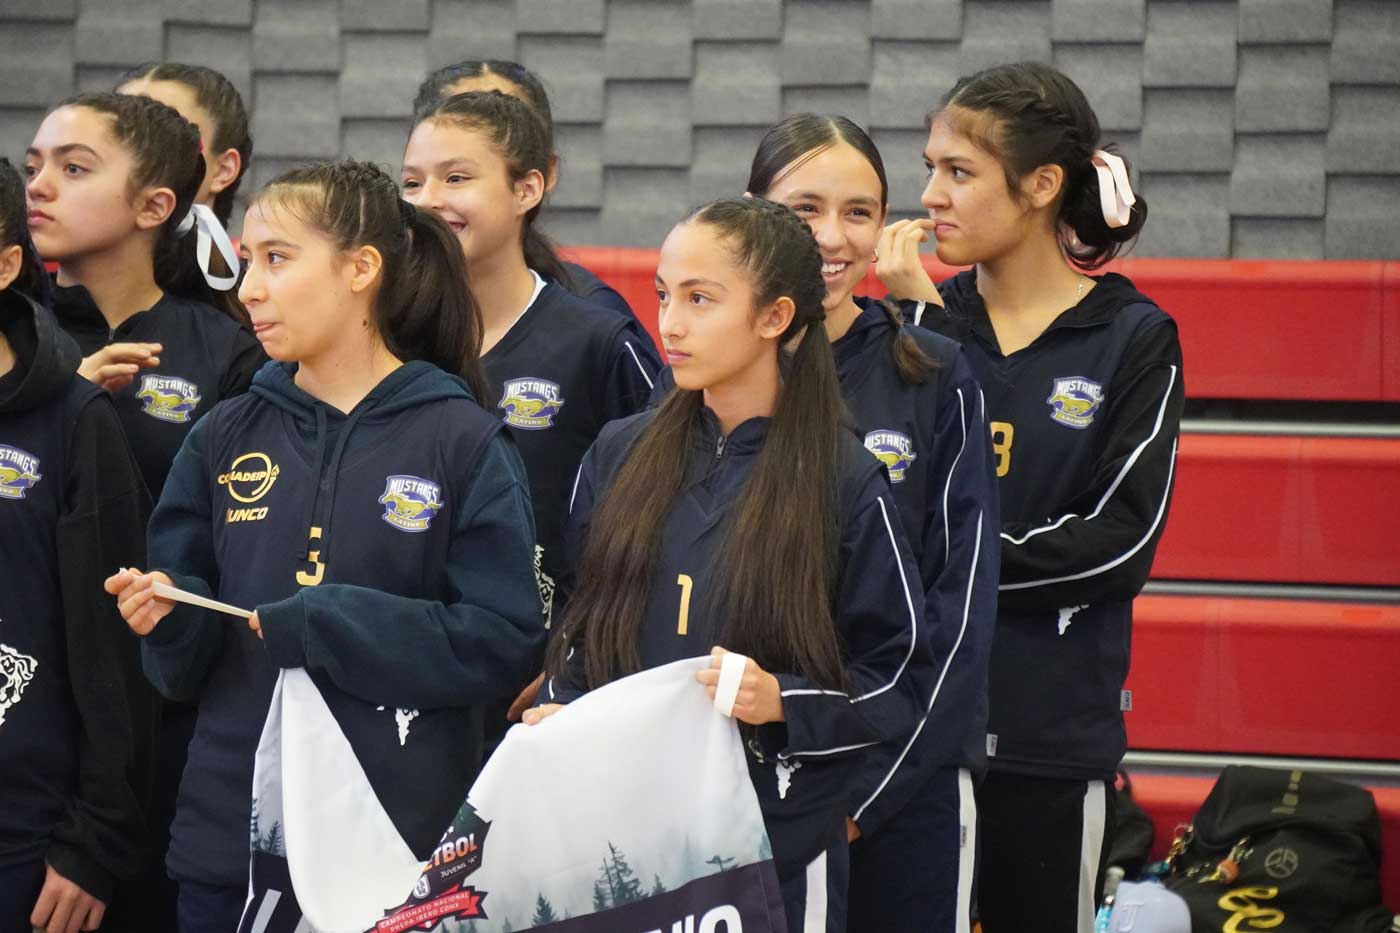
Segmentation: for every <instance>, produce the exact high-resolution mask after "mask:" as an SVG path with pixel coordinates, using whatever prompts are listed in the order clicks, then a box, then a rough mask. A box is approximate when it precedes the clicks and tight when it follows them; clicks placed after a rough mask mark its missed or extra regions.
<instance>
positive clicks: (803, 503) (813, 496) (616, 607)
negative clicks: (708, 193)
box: [549, 198, 845, 689]
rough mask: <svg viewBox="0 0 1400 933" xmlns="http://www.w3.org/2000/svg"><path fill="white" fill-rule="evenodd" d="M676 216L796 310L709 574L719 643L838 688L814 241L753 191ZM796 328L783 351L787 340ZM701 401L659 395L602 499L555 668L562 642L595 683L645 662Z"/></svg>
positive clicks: (679, 394)
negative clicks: (766, 420) (766, 415)
mask: <svg viewBox="0 0 1400 933" xmlns="http://www.w3.org/2000/svg"><path fill="white" fill-rule="evenodd" d="M682 222H683V223H691V224H703V225H705V226H708V227H710V228H712V229H713V230H714V231H715V232H716V234H718V235H719V236H720V237H722V238H723V240H724V241H725V242H726V243H727V244H728V246H729V248H730V249H731V250H732V251H733V254H734V256H735V259H736V261H737V262H738V264H739V265H741V266H742V267H743V268H745V269H747V270H748V272H749V275H750V280H751V282H752V283H753V298H754V311H755V313H757V311H758V309H759V308H761V307H764V306H766V305H769V304H771V303H772V302H774V301H776V300H778V299H779V298H782V297H786V298H789V299H790V300H791V301H792V303H793V305H794V306H795V307H796V313H795V314H794V315H793V319H792V324H791V326H789V328H788V329H787V331H786V332H785V333H784V334H783V335H782V337H781V339H780V340H779V341H778V343H779V348H780V349H779V350H778V351H776V352H778V353H779V363H780V365H781V367H782V371H783V376H784V378H783V387H782V391H781V393H780V395H779V398H778V405H777V409H776V410H775V411H774V412H773V417H772V421H771V424H770V426H769V430H768V436H767V440H766V441H765V443H764V446H763V450H762V451H761V452H760V453H759V455H758V459H757V462H756V463H755V464H754V467H753V471H752V472H751V473H750V474H749V476H748V478H747V479H746V480H745V481H744V486H743V490H742V491H741V492H740V493H739V497H738V501H737V502H736V503H735V505H734V512H733V516H732V518H731V520H730V521H729V530H728V532H727V534H726V537H725V541H724V544H723V547H722V551H721V555H720V558H719V560H720V565H719V567H718V569H717V570H716V572H715V574H714V579H715V580H716V581H717V582H718V585H719V587H720V592H719V593H718V594H717V597H716V606H717V611H718V612H719V613H720V614H721V617H722V618H724V619H725V623H724V627H723V633H722V636H721V638H722V643H723V644H724V645H725V646H726V647H728V648H731V649H733V650H735V651H738V652H740V653H742V654H745V655H748V656H749V657H751V658H753V659H754V660H755V661H757V662H758V664H759V665H760V666H762V667H763V668H764V669H765V670H768V671H782V672H792V673H801V674H803V675H805V676H807V677H810V678H811V679H812V680H814V681H815V682H817V683H820V684H822V685H823V686H826V687H830V688H833V689H839V688H840V687H841V686H842V685H843V683H844V681H845V673H844V668H843V665H842V659H841V658H842V655H841V644H840V639H839V637H838V635H837V632H836V627H835V623H834V621H833V616H832V599H833V596H834V594H835V588H836V572H837V554H838V548H839V535H840V531H839V523H838V520H837V492H836V482H837V479H836V478H837V472H838V460H837V458H838V457H839V456H840V453H839V450H840V445H839V431H840V430H841V429H840V424H841V417H842V411H843V408H842V402H841V390H840V386H839V384H838V382H837V377H836V366H835V363H834V362H833V360H832V356H831V346H830V342H829V341H828V339H827V335H826V327H825V326H824V324H823V320H824V319H825V316H826V315H825V312H824V311H823V310H822V298H823V297H824V295H825V294H826V286H825V284H824V283H823V281H822V277H821V250H820V248H819V247H818V246H817V242H816V239H815V238H814V237H813V235H812V232H811V230H810V229H808V227H807V224H806V223H805V222H803V220H802V219H801V218H800V217H798V216H797V215H796V214H795V213H793V212H792V211H791V210H789V209H788V208H786V207H784V206H782V205H780V204H774V203H773V202H771V201H766V200H763V199H761V198H729V199H726V200H722V201H715V202H713V203H711V204H707V205H705V206H704V207H701V208H698V209H697V210H695V211H694V212H692V213H691V214H690V216H689V217H687V218H686V219H685V220H684V221H682ZM804 328H805V333H802V332H803V329H804ZM799 333H802V337H801V339H800V340H799V341H798V343H797V347H796V349H795V350H793V351H792V352H791V355H790V356H788V355H787V351H786V350H784V349H781V348H782V347H784V346H786V344H787V342H788V341H789V340H790V339H792V338H793V337H794V336H795V335H797V334H799ZM702 407H703V393H701V392H698V391H684V390H679V389H678V390H676V391H673V392H672V393H671V394H670V395H669V396H667V398H666V400H665V401H664V402H662V404H661V406H660V408H659V409H658V410H657V412H656V414H655V415H654V416H653V419H652V421H651V423H650V424H649V425H648V426H647V428H646V430H645V431H643V432H642V435H641V437H640V438H639V439H638V440H637V443H636V446H635V448H634V449H633V450H632V451H631V452H630V454H629V456H628V458H627V461H626V463H625V464H624V465H623V466H622V469H621V470H620V471H619V473H618V475H617V479H616V480H615V481H614V483H613V485H612V487H611V488H610V489H609V490H608V491H607V493H606V494H605V496H604V498H603V500H602V502H601V503H600V505H599V507H598V510H597V512H596V513H595V514H594V516H593V520H592V525H591V527H590V529H589V533H588V540H587V541H586V542H585V545H584V549H583V556H582V559H581V561H580V565H579V571H578V579H579V584H580V585H579V589H578V591H577V593H576V594H575V595H574V597H573V599H572V600H571V601H570V602H569V604H568V607H567V609H566V610H565V615H564V619H563V625H562V635H563V637H556V638H555V639H554V642H553V644H552V645H551V658H550V665H549V666H550V669H551V670H552V671H554V672H555V673H562V671H563V668H564V660H565V654H566V653H567V645H566V644H565V641H566V640H568V641H574V642H576V643H580V644H582V645H583V648H584V656H585V662H586V663H585V667H586V670H585V674H586V677H587V680H588V685H589V686H590V687H597V686H601V685H602V684H604V683H607V682H609V681H611V680H613V679H615V678H617V677H620V676H623V675H625V674H628V673H632V672H635V671H637V670H638V669H640V667H641V655H640V651H639V647H638V646H639V645H640V643H641V637H640V635H641V626H642V617H643V615H644V613H645V611H646V604H647V599H648V593H649V591H650V590H651V587H652V585H653V582H654V581H653V580H652V575H653V569H654V566H655V562H656V554H657V551H658V550H659V548H660V539H661V534H662V530H663V526H664V524H665V523H664V521H663V520H662V516H665V515H666V514H667V513H668V512H669V511H670V509H671V507H672V504H673V502H674V500H675V498H676V496H677V495H678V494H679V491H680V488H681V484H682V480H683V478H684V476H685V472H686V463H687V460H688V458H689V457H690V456H692V455H694V454H695V452H696V451H697V449H699V446H700V445H699V443H698V438H699V436H700V431H701V425H702V420H701V411H702ZM705 455H706V456H708V455H709V454H708V450H707V451H706V454H705Z"/></svg>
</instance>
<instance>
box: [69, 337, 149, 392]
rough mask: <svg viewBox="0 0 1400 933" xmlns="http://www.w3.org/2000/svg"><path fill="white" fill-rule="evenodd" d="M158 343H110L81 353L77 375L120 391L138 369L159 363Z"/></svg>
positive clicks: (113, 390) (105, 387) (134, 375)
mask: <svg viewBox="0 0 1400 933" xmlns="http://www.w3.org/2000/svg"><path fill="white" fill-rule="evenodd" d="M160 350H161V346H160V344H158V343H114V344H111V345H109V346H105V347H103V348H102V349H101V350H98V351H97V352H96V353H94V354H93V355H92V356H89V357H85V358H84V359H83V361H82V363H81V364H79V366H78V375H79V376H82V377H83V378H84V379H86V380H87V381H88V382H92V383H95V384H97V385H99V386H101V387H102V388H104V389H106V390H107V391H108V392H120V391H121V390H122V389H125V388H126V387H127V386H129V385H131V380H133V379H135V378H136V374H137V373H138V372H140V371H141V370H142V369H150V368H151V367H153V366H159V365H160V357H159V356H157V354H158V353H160Z"/></svg>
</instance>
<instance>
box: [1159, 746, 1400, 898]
mask: <svg viewBox="0 0 1400 933" xmlns="http://www.w3.org/2000/svg"><path fill="white" fill-rule="evenodd" d="M1214 784H1215V782H1214V781H1213V780H1210V779H1208V778H1196V777H1179V776H1176V775H1157V774H1143V773H1134V774H1133V796H1134V798H1135V799H1136V800H1137V802H1138V803H1139V804H1140V805H1141V806H1142V808H1143V809H1144V810H1146V811H1147V813H1148V815H1149V816H1151V817H1152V825H1153V827H1154V829H1155V830H1156V834H1155V837H1154V839H1153V844H1152V857H1153V858H1154V859H1160V858H1162V857H1163V856H1165V855H1166V853H1167V847H1168V846H1170V845H1171V841H1172V839H1173V838H1174V837H1175V835H1176V827H1177V826H1180V825H1185V824H1189V823H1190V822H1191V820H1192V818H1193V817H1194V816H1195V815H1196V811H1197V810H1199V809H1200V806H1201V803H1202V802H1203V801H1204V800H1205V799H1206V795H1207V794H1209V793H1210V789H1211V787H1212V786H1213V785H1214ZM1370 790H1371V793H1372V794H1373V795H1374V796H1375V798H1376V808H1377V810H1379V811H1380V817H1381V851H1382V859H1381V894H1382V896H1383V897H1384V899H1385V903H1386V904H1387V905H1389V906H1391V907H1397V906H1400V788H1397V787H1372V788H1370Z"/></svg>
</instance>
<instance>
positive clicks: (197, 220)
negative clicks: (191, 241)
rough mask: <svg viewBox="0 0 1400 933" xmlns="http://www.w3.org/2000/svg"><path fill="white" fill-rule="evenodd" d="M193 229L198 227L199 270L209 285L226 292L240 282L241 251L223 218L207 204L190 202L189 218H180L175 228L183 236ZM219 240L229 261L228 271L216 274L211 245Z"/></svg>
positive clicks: (220, 249)
mask: <svg viewBox="0 0 1400 933" xmlns="http://www.w3.org/2000/svg"><path fill="white" fill-rule="evenodd" d="M191 230H194V231H196V236H197V238H196V240H195V257H196V259H197V260H198V262H199V271H200V272H201V273H203V275H204V281H206V282H208V283H209V287H210V288H212V289H214V290H215V291H216V292H226V291H229V290H230V289H232V288H233V287H234V286H235V285H237V284H238V266H239V262H238V253H237V252H235V251H234V249H233V241H232V240H230V239H229V238H228V232H227V231H226V230H224V225H223V224H221V223H219V218H218V217H215V216H214V212H213V211H212V210H210V209H209V208H208V207H205V206H204V205H203V204H192V205H190V212H189V213H188V214H186V215H185V219H184V220H182V221H180V225H179V226H178V227H176V228H175V232H176V233H177V234H178V235H179V236H184V235H185V234H187V233H189V232H190V231H191ZM213 244H217V245H218V247H219V254H220V255H222V256H223V257H224V262H225V264H227V265H228V268H229V274H228V275H215V274H214V273H213V272H211V271H210V270H209V254H210V246H211V245H213Z"/></svg>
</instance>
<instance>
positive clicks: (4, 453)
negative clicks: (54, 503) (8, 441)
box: [0, 444, 44, 499]
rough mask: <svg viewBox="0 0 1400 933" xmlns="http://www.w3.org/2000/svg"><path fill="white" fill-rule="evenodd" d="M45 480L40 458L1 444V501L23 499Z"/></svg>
mask: <svg viewBox="0 0 1400 933" xmlns="http://www.w3.org/2000/svg"><path fill="white" fill-rule="evenodd" d="M43 478H44V474H42V473H40V472H39V458H38V457H36V456H34V455H33V454H31V453H26V452H25V451H23V450H20V449H19V448H18V447H7V446H5V445H4V444H0V499H23V498H24V493H25V490H28V489H32V488H33V487H34V484H35V483H37V482H39V480H41V479H43Z"/></svg>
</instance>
